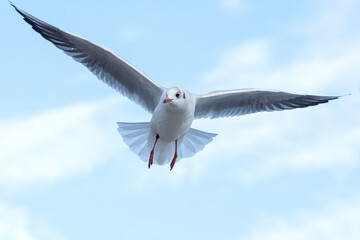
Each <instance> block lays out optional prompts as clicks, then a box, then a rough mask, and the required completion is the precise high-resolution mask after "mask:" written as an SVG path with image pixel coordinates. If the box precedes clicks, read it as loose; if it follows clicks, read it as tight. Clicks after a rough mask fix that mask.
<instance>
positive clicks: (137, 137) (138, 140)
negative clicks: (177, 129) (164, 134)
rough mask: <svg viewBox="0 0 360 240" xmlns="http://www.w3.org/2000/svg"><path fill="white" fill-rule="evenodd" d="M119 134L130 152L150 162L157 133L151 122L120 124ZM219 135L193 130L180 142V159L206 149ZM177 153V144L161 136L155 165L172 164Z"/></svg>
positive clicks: (156, 149)
mask: <svg viewBox="0 0 360 240" xmlns="http://www.w3.org/2000/svg"><path fill="white" fill-rule="evenodd" d="M117 124H118V132H119V133H120V135H121V136H122V138H123V140H124V142H125V143H126V144H127V145H128V146H129V148H130V150H131V151H132V152H133V153H135V154H136V155H138V156H139V157H140V159H141V160H143V161H144V162H148V161H149V157H150V152H151V149H152V147H153V146H154V143H155V139H156V133H155V132H153V131H152V130H151V128H150V123H149V122H142V123H124V122H118V123H117ZM216 135H217V134H213V133H207V132H203V131H199V130H196V129H193V128H190V130H189V131H188V132H187V133H186V134H185V136H183V137H181V138H180V139H179V140H178V158H177V160H176V161H177V162H178V161H179V160H180V159H181V158H188V157H192V156H193V155H195V153H197V152H199V151H201V150H202V149H204V147H205V145H206V144H208V143H210V142H211V141H212V140H213V138H214V137H215V136H216ZM174 153H175V142H166V141H163V140H162V139H161V136H160V138H159V140H158V142H157V143H156V147H155V151H154V163H155V164H159V165H163V164H166V163H170V162H171V160H172V158H173V156H174Z"/></svg>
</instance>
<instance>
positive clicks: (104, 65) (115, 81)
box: [11, 3, 164, 112]
mask: <svg viewBox="0 0 360 240" xmlns="http://www.w3.org/2000/svg"><path fill="white" fill-rule="evenodd" d="M11 5H12V6H13V7H14V8H15V10H16V11H17V12H18V13H20V14H21V15H22V16H23V17H24V20H25V21H26V22H27V23H28V24H30V25H31V26H32V28H33V29H34V30H35V31H36V32H38V33H40V34H41V36H42V37H44V38H45V39H46V40H48V41H50V42H51V43H53V44H54V45H55V46H56V47H57V48H59V49H61V50H63V51H64V52H65V53H66V54H67V55H69V56H70V57H72V58H73V59H74V60H76V61H77V62H80V63H82V64H83V65H84V66H85V67H87V68H88V69H89V70H90V71H91V72H92V73H93V74H94V75H96V76H97V77H98V78H99V79H100V80H102V81H103V82H105V83H106V84H108V85H109V86H111V87H112V88H114V89H116V90H117V91H119V92H120V93H121V94H123V95H124V96H126V97H128V98H129V99H130V100H132V101H134V102H136V103H137V104H139V105H141V106H142V107H143V108H145V109H146V110H147V111H149V112H153V111H154V109H155V107H156V105H157V104H158V102H159V98H160V96H161V94H162V92H163V90H164V88H162V87H161V86H159V85H158V84H156V83H155V82H153V81H152V80H151V79H150V78H149V77H147V76H146V75H145V74H144V73H142V72H141V71H140V70H138V69H136V68H135V67H133V66H132V65H130V64H129V63H127V62H126V61H125V60H124V59H122V58H121V57H119V56H117V55H116V54H115V53H113V52H111V51H110V50H108V49H105V48H103V47H101V46H99V45H96V44H94V43H92V42H90V41H88V40H86V39H84V38H81V37H78V36H75V35H73V34H70V33H68V32H65V31H62V30H61V29H59V28H57V27H54V26H52V25H50V24H48V23H46V22H44V21H41V20H40V19H37V18H35V17H34V16H32V15H30V14H28V13H27V12H25V11H23V10H21V9H19V8H18V7H16V6H15V5H13V4H12V3H11Z"/></svg>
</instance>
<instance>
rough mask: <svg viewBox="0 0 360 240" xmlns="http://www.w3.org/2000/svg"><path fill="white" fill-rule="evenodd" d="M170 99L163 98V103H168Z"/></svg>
mask: <svg viewBox="0 0 360 240" xmlns="http://www.w3.org/2000/svg"><path fill="white" fill-rule="evenodd" d="M171 101H172V99H170V98H165V100H164V101H163V103H169V102H171Z"/></svg>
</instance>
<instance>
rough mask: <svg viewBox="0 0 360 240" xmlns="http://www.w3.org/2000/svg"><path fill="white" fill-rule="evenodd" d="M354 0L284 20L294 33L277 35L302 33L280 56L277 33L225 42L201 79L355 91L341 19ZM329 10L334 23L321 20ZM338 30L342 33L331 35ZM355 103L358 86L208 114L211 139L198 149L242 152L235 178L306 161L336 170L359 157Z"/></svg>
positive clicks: (358, 73) (213, 83)
mask: <svg viewBox="0 0 360 240" xmlns="http://www.w3.org/2000/svg"><path fill="white" fill-rule="evenodd" d="M356 4H357V3H356V2H355V1H347V2H346V4H345V5H342V4H340V3H339V2H338V1H331V3H329V4H327V6H326V7H325V8H324V9H323V13H320V14H318V15H316V17H315V19H311V21H310V20H309V22H305V23H294V24H295V25H291V26H288V28H289V29H296V30H297V33H294V32H291V31H288V29H285V30H284V33H283V35H282V36H292V35H293V34H301V35H302V38H305V39H306V40H305V41H303V43H302V44H301V45H299V51H296V52H295V53H294V54H291V56H290V57H288V61H283V62H281V63H279V62H277V61H276V58H275V56H276V53H275V49H276V48H277V47H278V46H277V44H278V43H277V41H279V39H278V37H276V36H266V37H264V38H263V39H254V40H250V41H247V42H245V43H241V44H239V45H236V46H233V47H232V48H230V49H228V50H227V51H226V52H224V53H223V54H222V55H221V56H220V58H219V62H218V64H217V65H216V66H214V67H213V68H212V69H210V70H209V71H208V72H207V73H205V74H204V76H203V78H202V80H203V81H204V82H205V83H206V87H207V88H209V90H213V89H231V88H242V87H259V88H269V89H280V90H284V91H291V92H297V93H305V94H320V95H342V94H346V93H352V92H356V90H357V89H358V88H359V81H358V79H359V78H360V44H359V41H358V40H357V39H359V34H358V33H357V32H355V31H352V30H351V29H350V30H349V29H348V27H347V26H348V25H351V24H352V23H351V21H352V20H351V19H352V15H351V14H353V10H352V9H353V7H354V5H356ZM338 5H341V7H339V6H338ZM334 14H335V15H336V16H334ZM332 17H335V19H341V21H340V22H337V25H336V29H332V28H331V27H328V26H326V24H328V23H329V22H330V23H331V22H333V19H331V18H332ZM325 26H326V27H325ZM319 29H321V33H320V31H319ZM344 29H346V33H344V31H345V30H344ZM339 31H342V34H343V35H342V36H344V35H345V36H347V37H346V38H339V37H336V36H337V34H338V33H339ZM329 37H330V38H329ZM324 40H326V41H324ZM239 83H241V85H239ZM204 85H205V84H204ZM359 107H360V102H359V94H354V95H352V96H350V97H346V98H341V99H339V100H337V102H332V103H329V104H327V105H322V106H316V107H312V108H308V109H304V110H293V111H291V112H283V113H263V114H258V115H257V116H256V117H253V116H247V117H243V118H242V119H241V120H240V119H220V120H214V121H217V123H216V125H215V124H211V123H210V124H209V128H210V129H213V128H216V129H218V130H217V131H219V133H220V134H219V136H218V137H217V138H216V140H215V141H214V143H213V144H216V148H215V149H214V148H207V149H206V151H210V152H211V153H212V154H211V156H217V157H219V153H221V156H222V157H224V156H227V159H233V158H235V157H236V156H237V158H242V161H241V164H239V161H236V163H238V164H239V169H234V170H233V173H232V176H234V179H235V180H237V181H239V182H240V183H242V184H250V183H255V182H258V181H261V180H264V179H268V178H269V177H272V176H274V175H278V174H282V173H286V172H301V171H307V170H310V169H312V170H313V169H317V170H320V169H322V170H324V169H326V170H328V171H331V172H333V173H334V174H340V172H341V171H345V172H346V171H350V170H351V167H353V166H358V165H359V160H360V152H359V150H358V146H360V139H359V137H358V136H359V134H360V133H359V131H360V129H359V127H358V124H357V122H358V121H360V115H359V114H358V113H357V112H356V111H354V110H355V109H358V108H359ZM270 114H271V116H270ZM344 116H351V118H349V119H345V118H346V117H344ZM239 121H240V123H239ZM203 126H206V125H203ZM320 126H321V127H320ZM325 126H326V127H325ZM234 135H236V137H234ZM309 136H310V137H309ZM259 149H261V151H259ZM245 162H246V163H245ZM232 164H233V163H232Z"/></svg>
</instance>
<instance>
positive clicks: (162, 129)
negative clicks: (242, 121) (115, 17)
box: [10, 2, 339, 170]
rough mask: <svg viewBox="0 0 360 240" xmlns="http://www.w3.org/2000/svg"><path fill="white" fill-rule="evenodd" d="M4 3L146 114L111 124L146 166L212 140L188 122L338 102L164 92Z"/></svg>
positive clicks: (243, 92) (260, 93) (270, 94)
mask: <svg viewBox="0 0 360 240" xmlns="http://www.w3.org/2000/svg"><path fill="white" fill-rule="evenodd" d="M10 4H11V5H12V6H13V7H14V8H15V10H16V11H17V12H18V13H19V14H21V15H22V16H23V17H24V20H25V21H26V22H27V23H28V24H30V25H31V26H32V28H33V29H34V30H35V31H36V32H38V33H40V34H41V36H43V37H44V38H45V39H46V40H48V41H50V42H51V43H53V44H54V45H55V46H56V47H57V48H59V49H61V50H63V51H64V53H66V54H67V55H69V56H70V57H72V58H73V59H74V60H75V61H77V62H80V63H81V64H83V65H84V66H85V67H87V68H88V69H89V70H90V71H91V72H92V73H93V74H95V75H96V76H97V77H98V78H99V79H100V80H102V81H103V82H105V83H106V84H108V85H109V86H110V87H112V88H114V89H115V90H117V91H119V92H120V93H121V94H123V95H124V96H126V97H128V98H129V99H130V100H132V101H134V102H135V103H137V104H139V105H140V106H141V107H143V108H144V109H145V110H147V111H148V112H150V113H152V118H151V120H150V122H141V123H124V122H118V123H117V124H118V131H119V133H120V135H121V136H122V138H123V140H124V142H125V143H126V144H127V145H128V146H129V148H130V150H131V151H132V152H134V153H135V154H136V155H138V156H139V157H140V158H141V159H142V160H143V161H145V162H148V167H149V168H150V166H151V165H152V164H153V163H155V164H159V165H163V164H167V163H170V170H172V169H173V167H174V165H175V162H176V161H179V160H180V159H181V158H187V157H191V156H193V155H194V154H195V153H197V152H199V151H200V150H202V149H203V148H204V147H205V145H206V144H208V143H210V142H211V141H212V140H213V138H214V137H215V136H216V134H213V133H207V132H203V131H199V130H196V129H193V128H191V124H192V122H193V120H194V119H198V118H211V119H213V118H221V117H232V116H240V115H245V114H250V113H256V112H264V111H266V112H271V111H281V110H287V109H295V108H304V107H308V106H314V105H318V104H321V103H327V102H328V101H330V100H333V99H337V98H339V96H316V95H302V94H293V93H288V92H282V91H277V90H263V89H239V90H228V91H215V92H211V93H208V94H204V95H195V94H192V93H190V92H189V91H187V90H186V89H184V88H181V87H172V88H164V87H162V86H160V85H159V84H157V83H155V82H153V81H152V80H151V79H150V78H149V77H147V76H146V75H145V74H144V73H142V72H141V71H140V70H139V69H137V68H135V67H134V66H132V65H131V64H129V63H128V62H126V61H125V60H124V59H122V58H121V57H119V56H118V55H116V54H115V53H113V52H112V51H110V50H108V49H106V48H103V47H101V46H99V45H97V44H95V43H92V42H90V41H88V40H86V39H84V38H81V37H78V36H75V35H73V34H71V33H68V32H65V31H62V30H61V29H59V28H57V27H54V26H52V25H50V24H48V23H46V22H44V21H41V20H40V19H38V18H35V17H34V16H32V15H30V14H28V13H27V12H25V11H23V10H21V9H20V8H18V7H16V6H15V5H14V4H12V3H11V2H10Z"/></svg>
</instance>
